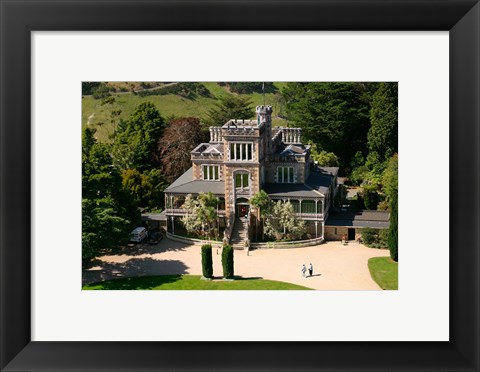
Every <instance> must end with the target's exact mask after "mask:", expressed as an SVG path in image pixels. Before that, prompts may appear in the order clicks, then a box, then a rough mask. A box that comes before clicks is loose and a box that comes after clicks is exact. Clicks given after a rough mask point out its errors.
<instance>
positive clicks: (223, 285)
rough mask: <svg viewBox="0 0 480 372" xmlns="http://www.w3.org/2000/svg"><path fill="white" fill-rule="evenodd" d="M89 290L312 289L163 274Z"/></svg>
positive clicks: (98, 285)
mask: <svg viewBox="0 0 480 372" xmlns="http://www.w3.org/2000/svg"><path fill="white" fill-rule="evenodd" d="M83 289H87V290H98V289H106V290H142V289H143V290H146V289H153V290H169V289H170V290H287V289H289V290H290V289H294V290H299V289H311V288H307V287H302V286H300V285H296V284H290V283H285V282H277V281H275V280H264V279H259V278H237V279H235V280H232V281H226V280H222V279H218V280H201V279H200V276H198V275H161V276H144V277H134V278H122V279H115V280H109V281H105V282H100V283H94V284H90V285H85V286H84V287H83Z"/></svg>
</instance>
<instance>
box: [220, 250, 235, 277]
mask: <svg viewBox="0 0 480 372" xmlns="http://www.w3.org/2000/svg"><path fill="white" fill-rule="evenodd" d="M222 267H223V277H224V278H226V279H233V275H234V274H233V247H232V246H231V245H226V246H225V247H223V251H222Z"/></svg>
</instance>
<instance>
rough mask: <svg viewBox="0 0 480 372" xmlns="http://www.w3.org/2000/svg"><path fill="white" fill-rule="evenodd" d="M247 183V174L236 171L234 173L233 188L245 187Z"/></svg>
mask: <svg viewBox="0 0 480 372" xmlns="http://www.w3.org/2000/svg"><path fill="white" fill-rule="evenodd" d="M248 185H249V174H248V173H242V172H238V173H236V174H235V188H236V189H246V188H248Z"/></svg>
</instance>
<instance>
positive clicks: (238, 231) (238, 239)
mask: <svg viewBox="0 0 480 372" xmlns="http://www.w3.org/2000/svg"><path fill="white" fill-rule="evenodd" d="M246 234H247V221H246V220H245V219H244V218H242V219H240V218H235V222H234V224H233V229H232V236H231V237H230V245H231V246H233V248H235V249H245V236H246Z"/></svg>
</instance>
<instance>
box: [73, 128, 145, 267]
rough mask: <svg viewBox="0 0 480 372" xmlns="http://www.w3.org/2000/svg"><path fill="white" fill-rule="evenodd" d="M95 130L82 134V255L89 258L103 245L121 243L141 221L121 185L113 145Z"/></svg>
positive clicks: (134, 206)
mask: <svg viewBox="0 0 480 372" xmlns="http://www.w3.org/2000/svg"><path fill="white" fill-rule="evenodd" d="M94 135H95V130H92V129H89V128H86V129H84V131H83V136H82V257H83V259H85V260H86V259H90V258H92V257H94V256H95V255H96V254H97V253H98V252H99V250H100V249H101V248H108V247H111V246H114V245H117V244H120V243H122V241H124V240H125V239H126V238H127V237H128V232H129V230H130V229H131V228H132V227H133V226H134V225H135V224H137V223H138V222H139V220H140V214H139V212H138V209H137V207H136V205H135V204H134V201H133V199H132V198H131V197H130V196H129V194H128V193H126V192H125V191H124V189H123V188H122V178H121V176H120V172H119V170H118V169H117V168H116V167H115V166H114V165H113V159H112V157H111V156H110V151H109V150H110V147H109V145H107V144H104V143H97V142H96V140H95V137H94Z"/></svg>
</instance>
